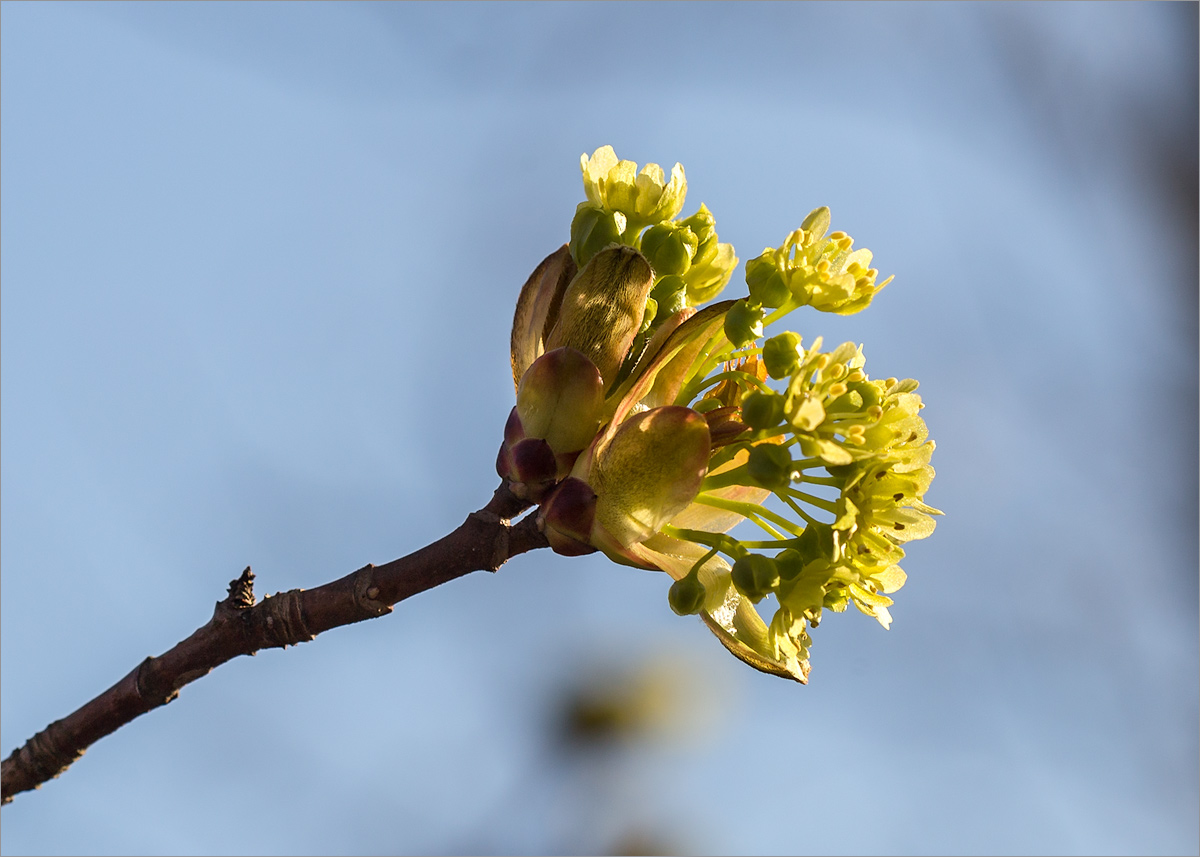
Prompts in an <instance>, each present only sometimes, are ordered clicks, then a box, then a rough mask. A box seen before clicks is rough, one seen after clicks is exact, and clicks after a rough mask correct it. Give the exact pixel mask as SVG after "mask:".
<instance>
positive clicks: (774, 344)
mask: <svg viewBox="0 0 1200 857" xmlns="http://www.w3.org/2000/svg"><path fill="white" fill-rule="evenodd" d="M801 354H802V351H801V349H800V335H799V334H797V333H792V332H791V331H790V330H788V331H784V332H783V333H781V334H779V335H778V336H772V337H771V338H770V339H768V340H767V341H766V342H765V343H764V344H763V352H762V356H763V363H764V364H766V367H767V374H768V375H770V376H771V377H772V378H776V379H778V378H786V377H788V376H789V375H791V374H792V372H794V371H796V366H798V365H799V363H800V355H801Z"/></svg>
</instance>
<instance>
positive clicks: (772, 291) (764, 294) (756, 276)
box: [746, 253, 792, 308]
mask: <svg viewBox="0 0 1200 857" xmlns="http://www.w3.org/2000/svg"><path fill="white" fill-rule="evenodd" d="M746 286H747V287H748V288H749V289H750V297H752V298H753V299H754V300H756V301H758V302H759V303H760V304H762V305H763V306H767V307H771V308H775V307H780V306H783V304H784V303H785V302H786V301H787V299H788V298H790V297H791V296H792V291H791V289H789V288H788V284H787V280H785V279H784V278H783V273H782V272H781V271H780V270H779V266H778V265H776V264H775V259H774V256H773V254H772V253H763V254H762V255H761V256H759V257H758V258H755V259H751V260H750V261H749V262H747V263H746Z"/></svg>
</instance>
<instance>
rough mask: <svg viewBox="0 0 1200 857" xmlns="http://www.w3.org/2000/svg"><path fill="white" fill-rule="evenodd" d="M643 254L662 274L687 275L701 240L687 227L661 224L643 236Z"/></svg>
mask: <svg viewBox="0 0 1200 857" xmlns="http://www.w3.org/2000/svg"><path fill="white" fill-rule="evenodd" d="M641 246H642V252H643V253H645V254H646V258H647V259H649V260H650V264H651V265H652V266H654V270H655V271H658V272H659V273H660V274H679V275H682V274H686V273H687V270H688V268H690V267H691V266H692V257H693V256H695V255H696V248H697V247H699V246H700V240H699V239H698V238H697V237H696V234H695V233H694V232H692V230H690V229H688V228H687V227H686V226H682V227H681V226H677V225H676V224H674V223H659V224H656V225H654V226H651V227H650V228H649V229H647V230H646V231H645V233H643V234H642V245H641Z"/></svg>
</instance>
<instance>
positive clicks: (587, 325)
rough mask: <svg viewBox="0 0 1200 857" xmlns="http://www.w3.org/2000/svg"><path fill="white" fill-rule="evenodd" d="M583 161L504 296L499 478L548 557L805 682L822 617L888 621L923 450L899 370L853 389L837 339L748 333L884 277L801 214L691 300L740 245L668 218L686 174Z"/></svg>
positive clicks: (695, 218)
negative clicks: (659, 594) (652, 591)
mask: <svg viewBox="0 0 1200 857" xmlns="http://www.w3.org/2000/svg"><path fill="white" fill-rule="evenodd" d="M581 165H582V171H583V176H584V189H585V192H586V195H587V201H586V202H585V203H583V204H581V205H580V207H579V209H578V211H577V213H576V217H575V221H574V222H573V223H572V230H571V238H572V240H571V242H570V244H567V245H564V246H563V247H561V248H559V250H557V251H555V253H552V254H551V255H550V256H549V257H547V259H546V260H545V261H543V262H542V264H541V265H540V266H539V267H538V268H537V270H535V272H534V274H533V276H531V277H530V279H529V281H528V282H527V283H526V285H525V287H524V288H523V289H522V291H521V295H520V297H519V299H518V302H517V311H516V314H515V317H514V324H513V335H512V354H511V357H512V367H513V381H514V385H515V387H516V390H517V407H515V408H514V409H513V413H512V414H511V415H510V418H509V423H508V425H507V426H506V429H505V440H504V443H503V444H502V446H501V450H500V454H499V456H498V459H497V470H498V471H499V472H500V474H501V476H503V477H504V478H506V479H508V480H509V482H510V484H511V485H512V488H513V491H514V492H515V493H517V494H518V495H519V496H523V497H526V498H528V499H530V500H532V501H534V502H537V503H539V508H538V511H537V513H536V514H537V516H538V517H537V522H538V525H539V527H540V528H541V529H542V531H543V533H544V534H545V535H546V538H547V540H548V541H549V542H550V545H551V547H552V548H553V549H554V550H555V551H557V552H558V553H561V554H564V555H570V556H574V555H579V554H584V553H590V552H593V551H602V552H604V553H605V554H606V555H607V556H608V557H609V558H611V559H613V560H614V561H616V562H619V563H623V564H627V565H632V566H636V567H639V568H646V569H655V570H661V571H665V572H667V573H668V574H669V575H670V577H671V578H672V579H673V582H672V584H671V586H670V588H669V590H668V603H669V605H670V607H671V609H672V610H673V611H674V612H676V613H677V614H680V615H699V616H700V617H701V619H702V620H703V621H704V623H705V624H706V625H707V626H708V627H709V628H710V629H711V630H712V632H713V633H714V634H715V635H716V636H717V638H718V639H719V640H720V641H721V643H722V644H723V645H724V646H725V647H726V648H727V649H729V651H730V652H732V653H733V654H734V655H736V656H737V657H738V658H740V659H741V660H743V661H745V662H746V663H748V664H750V665H751V666H753V667H755V668H757V669H759V670H762V671H764V672H768V673H772V674H775V675H779V676H783V677H787V678H791V679H795V680H797V681H801V682H804V681H807V678H808V674H809V648H810V646H811V636H810V631H811V629H813V628H815V627H817V626H818V625H819V623H820V621H821V619H822V616H823V613H824V611H825V610H826V609H827V608H828V609H830V610H833V611H835V612H840V611H843V610H845V609H846V607H847V606H849V605H850V604H851V603H853V604H854V605H855V607H857V608H858V609H859V610H860V611H862V612H863V613H866V614H867V615H870V616H873V617H874V618H876V619H877V620H878V621H879V622H880V624H882V625H883V626H884V627H885V628H886V627H888V626H889V624H890V622H891V614H890V612H889V610H888V608H889V607H891V605H892V600H891V598H890V597H889V596H890V595H892V594H893V593H895V592H896V591H897V590H898V589H899V588H900V587H901V586H902V585H903V583H904V581H905V573H904V572H903V571H902V570H901V568H900V566H899V562H900V560H901V559H902V558H903V557H904V549H903V545H904V544H906V543H907V542H909V541H912V540H914V539H920V538H925V537H926V536H928V535H929V534H930V533H931V532H932V531H933V526H934V522H933V517H932V516H934V515H939V514H941V513H940V512H939V511H938V510H937V509H934V508H932V507H931V506H928V505H926V504H925V502H924V495H925V492H926V491H927V490H928V488H929V484H930V482H931V480H932V479H933V475H934V474H933V469H932V467H930V465H929V460H930V456H931V454H932V452H933V448H934V444H933V441H931V440H929V438H928V431H927V429H926V426H925V422H924V420H923V419H922V418H921V416H920V410H921V408H922V407H923V404H922V402H921V399H920V396H918V395H917V393H916V392H915V390H916V388H917V383H916V382H915V381H911V380H904V381H900V380H897V379H895V378H888V379H886V380H882V381H880V380H871V379H870V378H869V377H868V375H867V374H866V371H865V358H864V357H863V352H862V348H861V346H856V345H854V344H853V343H844V344H842V345H840V346H838V347H837V348H834V349H832V350H830V351H823V350H822V341H821V339H820V338H819V337H818V338H817V339H815V340H814V341H813V342H812V344H811V345H809V346H808V347H805V345H804V342H803V339H802V338H801V336H800V335H799V334H796V333H793V332H790V331H789V332H784V333H781V334H778V335H775V336H772V337H770V338H766V339H765V340H764V328H765V325H767V324H770V323H772V322H775V321H777V320H779V319H780V318H782V317H783V316H785V315H786V314H787V313H789V312H791V311H793V310H795V309H797V308H799V307H801V306H811V307H813V308H814V309H817V310H820V311H824V312H835V313H839V314H850V313H854V312H858V311H859V310H861V309H863V308H865V307H866V306H868V305H869V304H870V302H871V300H872V299H873V298H874V296H875V294H876V293H878V291H879V289H881V288H883V286H885V285H887V283H888V282H890V281H891V278H890V277H889V278H888V279H886V280H884V281H883V282H878V272H877V271H876V270H875V269H874V268H871V267H869V266H870V263H871V253H870V251H868V250H863V249H858V250H855V249H853V241H852V239H850V237H849V236H847V235H845V234H844V233H842V232H829V231H828V230H829V223H830V214H829V210H828V209H826V208H818V209H816V210H814V211H813V212H812V213H811V214H809V216H808V217H807V218H805V220H804V221H803V223H802V225H801V227H800V228H799V229H797V230H795V231H793V232H792V233H790V234H789V235H788V236H787V238H786V239H785V241H784V243H783V245H782V246H781V247H779V248H774V249H773V248H768V249H767V250H764V251H763V253H762V254H761V255H759V256H758V257H756V258H755V259H752V260H750V262H749V263H748V264H747V266H746V283H747V291H748V294H747V295H746V296H745V297H743V298H740V299H738V300H726V301H722V302H719V303H715V304H709V305H708V306H704V307H700V306H699V305H700V304H702V303H704V302H706V301H708V300H711V299H713V298H715V297H716V296H717V295H718V294H719V293H720V292H721V291H722V290H723V289H724V287H725V285H726V284H727V282H728V280H729V277H730V274H731V272H732V270H733V268H734V267H735V266H736V264H737V257H736V256H735V255H734V252H733V248H732V247H731V246H730V245H728V244H721V243H720V242H719V241H718V240H717V234H716V231H715V222H714V219H713V217H712V214H711V213H710V212H709V211H708V209H707V208H706V207H704V206H701V207H700V209H699V210H698V211H697V212H696V213H695V214H693V215H691V216H690V217H688V218H685V219H682V220H679V219H676V218H677V216H678V215H679V213H680V212H681V211H682V208H683V204H684V198H685V194H686V188H687V183H686V180H685V178H684V173H683V168H682V167H681V166H679V165H678V164H677V165H676V166H675V169H674V170H673V171H672V174H671V180H670V181H669V182H667V181H666V180H665V176H664V173H663V171H662V169H661V168H660V167H658V166H657V165H655V164H648V165H647V166H646V167H645V168H643V169H642V170H641V171H640V172H638V171H637V165H636V164H634V163H633V162H631V161H619V160H617V158H616V155H615V153H614V152H613V150H612V149H611V147H607V146H606V147H603V148H601V149H598V150H597V151H596V152H595V153H594V154H593V155H592V156H591V157H590V158H589V157H587V156H586V155H585V156H583V158H582V159H581ZM772 382H774V383H772ZM738 525H744V526H742V527H740V528H739V530H738V531H739V532H742V530H745V529H746V527H747V526H748V527H751V528H753V531H752V532H750V533H749V534H748V535H743V536H734V535H732V534H731V530H733V529H734V528H735V527H738ZM754 531H757V532H754ZM760 606H761V607H764V608H768V609H770V610H773V613H769V614H768V615H770V619H769V621H767V620H765V619H764V618H763V616H762V615H761V614H760V612H759V607H760Z"/></svg>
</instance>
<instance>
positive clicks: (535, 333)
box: [510, 244, 575, 389]
mask: <svg viewBox="0 0 1200 857" xmlns="http://www.w3.org/2000/svg"><path fill="white" fill-rule="evenodd" d="M574 277H575V260H574V259H572V258H571V253H570V250H569V249H568V247H567V245H566V244H564V245H562V246H561V247H559V248H558V249H557V250H555V251H554V252H553V253H551V254H550V255H549V256H547V257H546V258H545V259H543V260H542V263H541V264H540V265H538V266H537V268H535V269H534V271H533V273H532V274H530V275H529V279H528V280H526V281H525V285H524V286H523V287H522V288H521V294H520V296H519V297H518V298H517V311H516V313H515V314H514V315H513V327H512V339H511V345H510V352H511V355H512V373H513V388H514V389H515V388H516V387H517V386H518V385H519V384H520V383H521V376H522V375H524V374H525V370H526V369H528V368H529V365H530V364H531V363H533V361H534V360H536V359H537V358H539V357H541V356H542V354H543V353H544V352H545V350H546V348H545V340H546V337H547V336H548V335H549V333H550V330H551V328H553V327H554V322H555V321H556V320H557V318H558V308H559V305H560V304H561V303H562V297H563V292H565V291H566V289H567V284H568V283H570V282H571V280H572V279H573V278H574Z"/></svg>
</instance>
